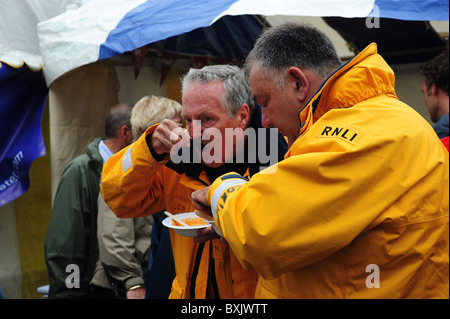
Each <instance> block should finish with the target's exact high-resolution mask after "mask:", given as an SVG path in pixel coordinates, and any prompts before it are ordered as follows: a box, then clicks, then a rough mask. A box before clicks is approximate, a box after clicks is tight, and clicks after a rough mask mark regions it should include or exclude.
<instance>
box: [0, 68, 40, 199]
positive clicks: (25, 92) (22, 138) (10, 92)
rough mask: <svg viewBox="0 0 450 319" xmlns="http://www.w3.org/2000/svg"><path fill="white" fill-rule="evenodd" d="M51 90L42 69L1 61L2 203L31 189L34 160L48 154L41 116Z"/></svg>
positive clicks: (0, 149) (0, 183)
mask: <svg viewBox="0 0 450 319" xmlns="http://www.w3.org/2000/svg"><path fill="white" fill-rule="evenodd" d="M47 94H48V89H47V86H46V84H45V80H44V77H43V75H42V72H41V71H32V70H30V68H29V67H28V66H27V65H25V64H24V65H22V66H21V67H18V68H14V67H11V66H9V65H7V64H4V63H1V62H0V96H1V99H0V136H1V138H0V207H1V206H3V205H5V204H7V203H9V202H11V201H13V200H15V199H16V198H18V197H19V196H21V195H22V194H23V193H25V192H26V191H27V190H28V188H29V186H30V179H29V176H28V172H29V170H30V167H31V164H32V163H33V161H34V160H35V159H36V158H38V157H40V156H43V155H45V154H46V151H45V145H44V140H43V138H42V130H41V120H42V114H43V112H44V108H45V102H46V98H47Z"/></svg>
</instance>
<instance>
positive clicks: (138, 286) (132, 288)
mask: <svg viewBox="0 0 450 319" xmlns="http://www.w3.org/2000/svg"><path fill="white" fill-rule="evenodd" d="M138 288H144V286H143V285H134V286H132V287H130V288H129V289H128V291H132V290H136V289H138Z"/></svg>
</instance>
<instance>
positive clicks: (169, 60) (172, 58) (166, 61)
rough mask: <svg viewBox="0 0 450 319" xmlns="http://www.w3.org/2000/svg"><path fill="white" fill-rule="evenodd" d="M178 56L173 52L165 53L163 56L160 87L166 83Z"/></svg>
mask: <svg viewBox="0 0 450 319" xmlns="http://www.w3.org/2000/svg"><path fill="white" fill-rule="evenodd" d="M177 58H178V54H176V53H172V52H166V51H164V52H163V53H162V56H161V79H160V81H159V86H161V85H162V84H163V83H164V80H165V79H166V76H167V74H169V72H170V70H171V69H172V67H173V65H174V64H175V62H176V61H177Z"/></svg>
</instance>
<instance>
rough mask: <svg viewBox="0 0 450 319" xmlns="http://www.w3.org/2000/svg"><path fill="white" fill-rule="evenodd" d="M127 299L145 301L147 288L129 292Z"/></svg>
mask: <svg viewBox="0 0 450 319" xmlns="http://www.w3.org/2000/svg"><path fill="white" fill-rule="evenodd" d="M127 299H145V288H144V287H139V288H136V289H133V290H128V291H127Z"/></svg>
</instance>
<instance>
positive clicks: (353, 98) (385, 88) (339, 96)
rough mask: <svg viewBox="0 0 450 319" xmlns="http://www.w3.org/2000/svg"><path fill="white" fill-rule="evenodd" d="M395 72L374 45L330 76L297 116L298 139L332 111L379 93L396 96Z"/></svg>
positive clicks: (347, 106)
mask: <svg viewBox="0 0 450 319" xmlns="http://www.w3.org/2000/svg"><path fill="white" fill-rule="evenodd" d="M394 84H395V77H394V72H393V71H392V69H391V68H390V67H389V65H388V64H387V63H386V62H385V61H384V59H383V58H382V57H381V56H380V55H378V54H377V45H376V44H375V43H372V44H370V45H369V46H367V47H366V48H365V49H364V50H363V51H361V53H359V54H358V55H357V56H355V57H354V58H353V59H351V60H350V61H348V62H347V63H345V64H343V65H342V66H341V67H340V68H339V69H337V70H336V71H335V72H333V74H331V75H330V76H329V77H328V78H327V79H326V80H325V81H324V82H323V83H322V85H321V87H320V88H319V89H318V91H317V92H316V93H315V94H314V96H313V97H312V98H311V100H310V101H309V102H308V104H307V106H306V107H305V108H304V109H303V110H302V111H301V112H300V113H299V119H300V123H301V124H300V130H299V136H301V135H303V134H304V133H305V132H306V131H308V129H309V128H310V127H311V125H312V124H313V123H314V122H315V121H317V120H318V119H319V118H320V117H321V116H322V115H324V114H325V113H327V112H328V111H330V110H332V109H339V108H349V107H352V106H353V105H355V104H357V103H359V102H361V101H364V100H366V99H368V98H371V97H374V96H377V95H379V94H382V93H386V94H392V95H395V90H394Z"/></svg>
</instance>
